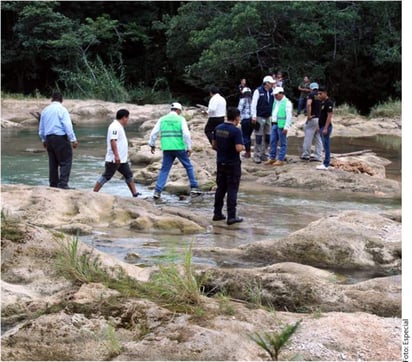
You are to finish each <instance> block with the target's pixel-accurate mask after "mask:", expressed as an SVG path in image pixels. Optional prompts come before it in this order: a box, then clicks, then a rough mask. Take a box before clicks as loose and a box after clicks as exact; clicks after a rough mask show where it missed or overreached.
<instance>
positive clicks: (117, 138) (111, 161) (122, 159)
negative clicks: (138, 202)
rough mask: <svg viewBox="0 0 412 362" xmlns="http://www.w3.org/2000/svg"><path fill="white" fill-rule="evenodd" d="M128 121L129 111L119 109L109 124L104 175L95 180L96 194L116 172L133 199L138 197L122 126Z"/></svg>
mask: <svg viewBox="0 0 412 362" xmlns="http://www.w3.org/2000/svg"><path fill="white" fill-rule="evenodd" d="M128 121H129V111H128V110H127V109H120V110H118V111H117V113H116V119H115V120H114V121H113V122H112V123H111V124H110V126H109V128H108V130H107V150H106V158H105V161H106V162H105V170H104V173H103V174H102V175H101V176H100V178H99V179H98V180H97V182H96V185H95V186H94V189H93V191H94V192H98V191H99V190H100V189H101V188H102V187H103V185H104V184H105V183H106V182H107V181H109V180H110V179H111V178H112V177H113V175H114V174H115V173H116V171H119V172H120V173H121V174H122V175H123V177H124V179H125V181H126V184H127V186H128V187H129V190H130V192H131V193H132V195H133V197H137V196H139V195H140V193H139V192H137V191H136V185H135V184H134V180H133V173H132V170H131V169H130V166H129V163H128V158H129V155H128V148H129V145H128V142H127V137H126V132H125V130H124V126H126V124H127V122H128Z"/></svg>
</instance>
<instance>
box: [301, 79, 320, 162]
mask: <svg viewBox="0 0 412 362" xmlns="http://www.w3.org/2000/svg"><path fill="white" fill-rule="evenodd" d="M310 89H311V90H312V91H311V92H310V94H309V95H308V99H307V103H306V107H307V114H308V118H307V119H306V123H305V126H304V132H305V137H304V139H303V146H302V155H301V156H300V158H301V159H302V160H310V161H318V162H321V161H322V149H323V147H322V140H321V138H320V134H319V114H320V106H321V100H320V98H319V95H318V89H319V85H318V83H316V82H313V83H310ZM313 141H315V153H314V155H313V157H311V148H312V142H313Z"/></svg>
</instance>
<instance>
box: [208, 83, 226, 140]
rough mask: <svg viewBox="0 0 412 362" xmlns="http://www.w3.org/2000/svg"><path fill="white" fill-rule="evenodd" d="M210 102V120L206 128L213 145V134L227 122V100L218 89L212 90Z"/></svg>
mask: <svg viewBox="0 0 412 362" xmlns="http://www.w3.org/2000/svg"><path fill="white" fill-rule="evenodd" d="M210 97H211V98H210V100H209V105H208V108H207V113H208V115H209V118H208V120H207V123H206V126H205V134H206V136H207V139H208V140H209V142H210V144H212V138H213V132H214V130H215V128H216V126H218V125H219V124H221V123H223V122H224V121H225V115H226V99H225V98H223V97H222V96H221V95H220V94H219V89H218V88H217V87H214V86H213V87H211V88H210Z"/></svg>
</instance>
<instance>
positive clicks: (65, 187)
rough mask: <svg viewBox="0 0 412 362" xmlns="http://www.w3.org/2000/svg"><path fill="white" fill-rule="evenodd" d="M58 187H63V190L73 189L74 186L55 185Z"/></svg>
mask: <svg viewBox="0 0 412 362" xmlns="http://www.w3.org/2000/svg"><path fill="white" fill-rule="evenodd" d="M57 187H58V188H59V189H63V190H75V188H74V187H70V186H57Z"/></svg>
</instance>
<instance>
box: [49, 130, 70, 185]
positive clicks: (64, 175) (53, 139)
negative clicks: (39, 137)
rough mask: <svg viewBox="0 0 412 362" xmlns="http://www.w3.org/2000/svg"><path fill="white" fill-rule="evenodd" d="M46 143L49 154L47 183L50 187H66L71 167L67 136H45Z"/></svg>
mask: <svg viewBox="0 0 412 362" xmlns="http://www.w3.org/2000/svg"><path fill="white" fill-rule="evenodd" d="M46 144H47V153H48V154H49V184H50V186H51V187H61V188H66V187H68V183H69V177H70V171H71V169H72V160H73V150H72V145H71V143H70V141H69V140H68V139H67V136H56V135H49V136H47V137H46ZM59 168H60V172H59Z"/></svg>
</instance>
